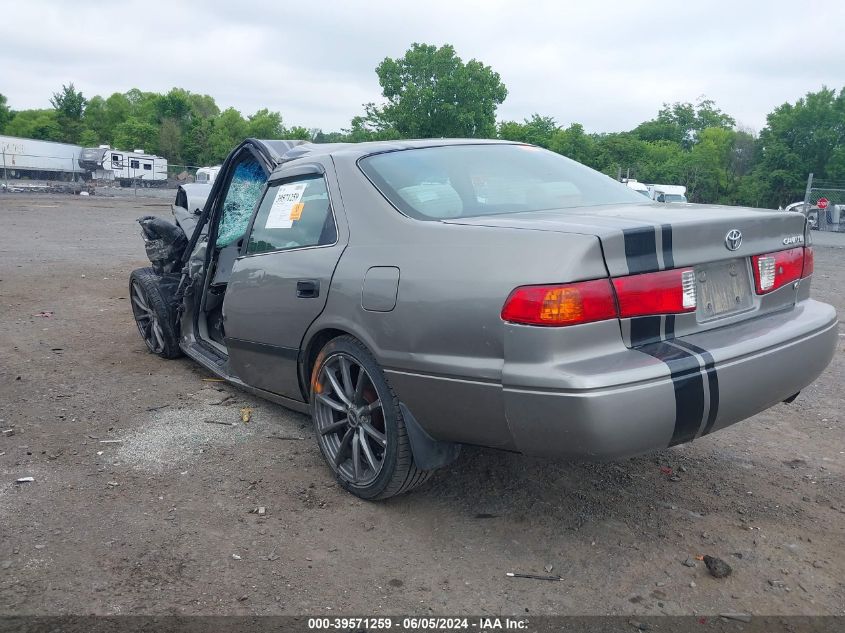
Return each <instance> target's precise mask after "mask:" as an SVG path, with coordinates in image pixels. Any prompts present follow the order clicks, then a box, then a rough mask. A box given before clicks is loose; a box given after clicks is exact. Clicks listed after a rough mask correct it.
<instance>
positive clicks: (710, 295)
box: [695, 259, 753, 321]
mask: <svg viewBox="0 0 845 633" xmlns="http://www.w3.org/2000/svg"><path fill="white" fill-rule="evenodd" d="M695 290H696V303H697V308H696V315H697V317H698V320H699V321H709V320H710V319H717V318H719V317H723V316H726V315H729V314H735V313H737V312H742V311H743V310H748V309H750V308H752V307H753V305H752V298H751V279H750V276H749V274H748V265H747V263H746V261H745V260H744V259H731V260H728V261H724V262H718V263H716V264H707V265H705V266H696V267H695Z"/></svg>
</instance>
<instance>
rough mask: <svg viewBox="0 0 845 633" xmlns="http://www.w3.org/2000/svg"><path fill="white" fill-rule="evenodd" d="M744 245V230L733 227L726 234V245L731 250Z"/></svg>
mask: <svg viewBox="0 0 845 633" xmlns="http://www.w3.org/2000/svg"><path fill="white" fill-rule="evenodd" d="M741 245H742V231H740V230H739V229H731V230H730V231H728V234H727V235H725V247H726V248H727V249H728V250H729V251H735V250H736V249H738V248H739V247H740V246H741Z"/></svg>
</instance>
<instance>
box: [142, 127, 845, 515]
mask: <svg viewBox="0 0 845 633" xmlns="http://www.w3.org/2000/svg"><path fill="white" fill-rule="evenodd" d="M206 193H207V196H206ZM180 201H181V202H182V204H184V205H185V206H176V205H174V207H173V215H174V219H173V221H170V220H166V219H162V218H154V217H144V218H141V219H140V220H139V221H140V223H141V226H142V231H143V235H144V239H145V244H146V249H147V254H148V256H149V258H150V261H151V263H152V266H151V267H149V268H142V269H139V270H136V271H134V272H133V273H132V275H131V278H130V292H131V297H132V307H133V311H134V317H135V321H136V322H137V325H138V330H139V331H140V333H141V336H142V337H143V339H144V341H145V343H146V345H147V346H148V347H149V349H150V351H151V352H153V353H155V354H158V355H160V356H162V357H163V358H174V357H176V356H178V355H181V354H183V353H184V354H186V355H188V356H189V357H191V358H192V359H194V360H195V361H196V362H198V363H200V364H201V365H203V366H204V367H205V368H207V369H208V370H210V371H211V372H214V373H215V374H217V375H218V376H220V377H222V378H225V379H226V380H228V381H230V382H232V383H234V384H235V385H238V386H240V387H242V388H244V389H247V390H249V391H251V392H253V393H256V394H258V395H260V396H263V397H265V398H267V399H269V400H272V401H275V402H278V403H281V404H283V405H285V406H288V407H290V408H293V409H296V410H298V411H302V412H307V413H309V414H310V415H311V417H312V418H313V422H314V429H315V435H316V438H317V441H318V443H319V446H320V450H321V451H322V453H323V455H324V456H325V458H326V461H327V463H328V466H329V467H330V468H331V470H332V471H333V473H334V475H335V476H336V477H337V479H338V481H339V482H340V483H341V484H342V485H343V486H345V487H346V488H347V489H348V490H349V491H350V492H352V493H354V494H356V495H358V496H360V497H363V498H367V499H383V498H387V497H390V496H393V495H396V494H399V493H403V492H406V491H408V490H410V489H412V488H414V487H415V486H417V485H419V484H420V483H422V482H424V481H425V480H426V479H427V478H428V477H429V475H430V474H431V473H432V472H433V471H434V470H435V469H436V468H438V467H441V466H444V465H445V464H448V463H449V462H451V461H452V460H454V459H455V458H456V457H457V455H458V451H459V447H460V446H461V445H462V444H476V445H483V446H488V447H495V448H499V449H503V450H508V451H516V452H521V453H525V454H531V455H545V456H551V457H559V458H587V459H615V458H620V457H624V456H630V455H635V454H639V453H643V452H646V451H649V450H654V449H659V448H662V447H667V446H673V445H676V444H681V443H685V442H691V441H692V440H694V439H696V438H698V437H700V436H702V435H706V434H708V433H712V432H714V431H718V430H720V429H723V428H725V427H727V426H729V425H731V424H734V423H735V422H739V421H740V420H743V419H745V418H748V417H749V416H752V415H754V414H755V413H758V412H760V411H762V410H764V409H766V408H768V407H771V406H773V405H776V404H778V403H780V402H782V401H784V402H790V401H791V400H792V399H794V398H795V396H796V395H797V394H798V392H799V391H800V390H801V389H802V388H804V387H805V386H807V385H808V384H809V383H811V382H812V381H813V380H815V379H816V378H817V377H818V376H819V374H820V373H821V372H822V371H823V370H824V368H825V367H826V366H827V364H828V363H829V362H830V360H831V358H832V356H833V353H834V349H835V346H836V344H837V318H836V314H835V312H834V310H833V308H832V307H831V306H829V305H826V304H824V303H820V302H818V301H815V300H813V299H811V298H810V280H811V278H812V273H813V249H812V247H811V246H810V243H809V232H808V231H807V227H806V220H805V218H804V217H803V216H802V215H801V214H798V213H783V212H781V213H777V212H771V211H766V210H760V209H748V208H737V207H717V206H704V205H692V204H677V205H661V204H655V203H653V202H651V201H649V200H647V199H645V198H644V197H643V196H642V195H640V194H638V193H637V192H636V191H633V190H631V189H629V188H628V187H626V186H624V185H622V184H620V183H618V182H615V181H614V180H612V179H610V178H608V177H607V176H605V175H603V174H600V173H597V172H595V171H593V170H591V169H588V168H587V167H584V166H583V165H580V164H578V163H576V162H573V161H571V160H569V159H567V158H564V157H563V156H560V155H557V154H554V153H552V152H548V151H545V150H543V149H540V148H537V147H533V146H530V145H524V144H517V143H508V142H496V141H478V140H427V141H395V142H380V143H361V144H334V145H317V144H310V143H301V142H296V141H259V140H254V139H250V140H247V141H245V142H244V143H242V144H241V145H240V146H238V147H237V148H235V149H234V150H233V151H232V153H231V154H230V155H229V157H228V158H227V160H226V162H225V163H224V165H223V167H222V169H221V171H220V174H219V175H218V177H217V179H216V180H215V182H214V184H213V186H212V187H211V188H210V191H207V192H203V193H202V196H201V199H198V200H197V199H190V196H186V195H184V194H183V195H181V198H180Z"/></svg>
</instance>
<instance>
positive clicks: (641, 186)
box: [622, 178, 651, 198]
mask: <svg viewBox="0 0 845 633" xmlns="http://www.w3.org/2000/svg"><path fill="white" fill-rule="evenodd" d="M622 182H624V183H625V184H626V185H628V187H630V188H631V189H633V190H634V191H636V192H637V193H641V194H643V195H644V196H645V197H646V198H651V194H650V193H649V191H648V185H647V184H645V183H644V182H640V181H639V180H637V179H636V178H623V179H622Z"/></svg>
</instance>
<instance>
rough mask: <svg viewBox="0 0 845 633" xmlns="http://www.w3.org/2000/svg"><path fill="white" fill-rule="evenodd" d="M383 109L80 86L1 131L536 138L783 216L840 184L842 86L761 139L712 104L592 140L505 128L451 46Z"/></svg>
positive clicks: (388, 70)
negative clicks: (810, 183) (327, 116)
mask: <svg viewBox="0 0 845 633" xmlns="http://www.w3.org/2000/svg"><path fill="white" fill-rule="evenodd" d="M375 71H376V74H377V76H378V79H379V84H380V85H381V89H382V98H383V101H382V102H381V103H378V104H377V103H375V102H373V103H367V104H364V106H363V109H364V111H363V113H362V114H359V115H356V116H354V117H352V119H351V120H350V124H349V127H348V128H346V129H343V130H340V131H332V132H323V131H322V130H320V129H314V128H311V129H308V128H305V127H301V126H294V127H287V126H286V125H285V124H284V121H283V119H282V116H281V114H280V113H279V112H277V111H271V110H269V109H267V108H264V109H261V110H258V111H257V112H255V113H254V114H252V115H249V116H246V117H244V116H243V115H242V114H241V113H240V112H239V111H237V110H235V109H234V108H227V109H225V110H222V111H221V110H220V108H219V107H218V105H217V104H216V103H215V101H214V99H213V98H212V97H211V96H209V95H201V94H196V93H192V92H190V91H188V90H185V89H182V88H173V89H172V90H170V92H168V93H166V94H159V93H154V92H143V91H141V90H139V89H132V90H129V91H128V92H125V93H114V94H112V95H111V96H109V97H107V98H103V97H101V96H94V97H91V98H90V99H89V98H86V97H85V96H84V95H83V94H82V93H81V92H80V91H78V90H76V88H75V86H74V85H73V83H70V84H68V85H65V86H62V88H61V90H59V91H58V92H56V93H55V94H53V95H52V98H51V99H50V104H51V105H52V108H47V109H35V110H21V111H17V112H16V111H12V110H11V109H10V108H9V107H8V103H7V99H6V97H4V96H3V95H2V94H0V133H3V134H6V135H10V136H20V137H26V138H36V139H44V140H51V141H63V142H69V143H76V144H80V145H84V146H89V147H90V146H96V145H100V144H108V145H111V146H112V147H117V148H120V149H124V150H130V149H135V148H143V149H144V150H145V151H147V152H150V153H157V154H160V155H162V156H164V157H165V158H167V159H168V160H169V161H170V162H171V163H175V164H187V165H210V164H216V163H219V162H221V161H222V160H223V158H225V156H226V154H228V152H229V150H230V149H231V148H232V147H234V146H235V145H236V144H237V143H239V142H240V141H241V140H243V139H244V138H248V137H256V138H277V139H304V140H311V141H314V142H358V141H369V140H389V139H401V138H438V137H471V138H501V139H507V140H513V141H522V142H528V143H533V144H535V145H539V146H541V147H545V148H548V149H549V150H551V151H554V152H558V153H560V154H563V155H565V156H568V157H570V158H572V159H574V160H577V161H579V162H582V163H584V164H586V165H589V166H590V167H593V168H595V169H598V170H600V171H602V172H604V173H606V174H608V175H610V176H613V177H615V176H617V175H618V174H619V173H622V174H623V175H629V176H630V177H631V178H636V179H638V180H640V181H641V182H660V183H671V184H682V185H685V186H686V187H687V193H688V197H689V198H690V200H692V201H695V202H709V203H721V204H742V205H751V206H765V207H777V206H779V205H784V204H788V203H790V202H793V201H795V200H798V199H800V198H801V197H802V196H803V190H804V183H805V182H806V178H807V174H808V172H813V173H814V174H815V175H816V177H817V178H822V179H826V180H839V181H845V88H843V89H841V90H839V92H838V93H837V91H836V90H833V89H828V88H826V87H822V88H821V89H820V90H818V91H817V92H809V93H807V94H806V95H805V96H803V97H801V98H799V99H797V100H796V101H795V103H784V104H782V105H780V106H778V107H776V108H775V109H774V110H773V111H772V112H770V113H769V114H768V116H767V118H766V126H765V127H764V128H763V129H762V130H761V131H760V133H759V134H758V135H755V134H754V133H753V132H751V131H749V130H744V129H741V128H739V127H738V126H737V124H736V121H735V120H734V118H733V117H731V116H730V115H729V114H727V113H725V112H722V110H720V109H719V108H718V107H717V106H716V104H715V103H714V102H713V101H712V100H710V99H706V98H701V99H699V100H698V101H697V102H696V103H674V104H664V105H663V107H662V108H661V109H660V110H659V112H658V113H657V115H656V116H655V117H654V118H653V119H651V120H649V121H644V122H642V123H640V124H639V125H638V126H636V127H635V128H634V129H632V130H630V131H627V132H614V133H588V132H586V131H585V130H584V128H583V126H582V125H580V124H579V123H571V124H569V125H566V126H564V125H560V124H559V123H558V122H557V121H556V120H555V119H554V118H552V117H550V116H545V115H542V114H540V113H537V114H534V115H532V116H531V117H530V118H528V119H525V120H523V121H521V122H520V121H499V122H497V120H496V110H497V107H498V106H499V105H501V104H502V103H503V102H504V101H505V99H506V98H507V95H508V91H507V89H506V87H505V85H504V83H503V82H502V80H501V77H500V76H499V74H498V73H496V72H495V71H494V70H493V69H492V68H490V67H489V66H486V65H484V64H483V63H482V62H480V61H477V60H475V59H471V60H469V61H467V62H464V61H463V60H462V59H461V58H460V57H459V56H458V55H457V53H456V51H455V49H454V48H453V47H452V46H451V45H449V44H446V45H443V46H440V47H437V46H433V45H428V44H414V45H413V46H411V48H410V49H409V50H408V51H407V52H406V53H405V55H403V56H402V57H399V58H395V59H392V58H385V59H384V60H383V61H382V62H381V63H380V64H379V65H378V66H377V67H376V69H375Z"/></svg>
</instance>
